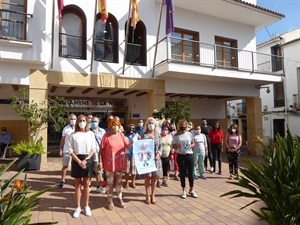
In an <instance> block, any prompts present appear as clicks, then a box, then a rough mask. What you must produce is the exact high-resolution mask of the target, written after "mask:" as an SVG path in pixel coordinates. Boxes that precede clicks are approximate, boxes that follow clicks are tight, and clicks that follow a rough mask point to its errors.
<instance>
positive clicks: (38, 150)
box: [12, 139, 47, 155]
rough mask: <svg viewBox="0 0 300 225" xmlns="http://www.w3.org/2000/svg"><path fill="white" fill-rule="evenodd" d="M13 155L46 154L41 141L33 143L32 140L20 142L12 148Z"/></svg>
mask: <svg viewBox="0 0 300 225" xmlns="http://www.w3.org/2000/svg"><path fill="white" fill-rule="evenodd" d="M12 148H13V150H14V152H15V153H17V154H18V155H22V154H27V155H33V154H38V155H40V154H46V153H47V152H46V151H45V149H44V147H43V145H42V140H41V139H40V140H39V141H38V142H37V143H34V142H33V141H32V140H30V141H20V142H19V143H17V144H16V145H13V146H12Z"/></svg>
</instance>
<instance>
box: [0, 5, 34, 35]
mask: <svg viewBox="0 0 300 225" xmlns="http://www.w3.org/2000/svg"><path fill="white" fill-rule="evenodd" d="M27 17H33V15H32V14H28V13H23V12H17V11H12V10H8V9H0V38H4V39H13V40H22V41H23V40H26V26H27Z"/></svg>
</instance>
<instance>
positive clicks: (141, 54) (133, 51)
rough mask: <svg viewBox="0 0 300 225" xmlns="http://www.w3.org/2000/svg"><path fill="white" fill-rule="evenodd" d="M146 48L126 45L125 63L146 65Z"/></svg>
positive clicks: (130, 44)
mask: <svg viewBox="0 0 300 225" xmlns="http://www.w3.org/2000/svg"><path fill="white" fill-rule="evenodd" d="M145 50H146V48H144V47H143V46H142V45H140V44H134V43H127V54H126V63H127V64H131V65H141V66H145V65H146V53H145Z"/></svg>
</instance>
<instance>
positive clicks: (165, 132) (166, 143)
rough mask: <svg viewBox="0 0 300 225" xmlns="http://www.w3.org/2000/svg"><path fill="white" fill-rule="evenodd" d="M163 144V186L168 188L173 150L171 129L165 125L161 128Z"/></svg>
mask: <svg viewBox="0 0 300 225" xmlns="http://www.w3.org/2000/svg"><path fill="white" fill-rule="evenodd" d="M161 143H162V154H161V163H162V170H163V182H162V186H165V187H168V168H169V163H170V158H169V155H170V152H171V151H173V152H174V150H172V136H171V135H170V134H169V128H168V126H167V125H163V126H162V128H161Z"/></svg>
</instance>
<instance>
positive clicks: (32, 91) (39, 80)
mask: <svg viewBox="0 0 300 225" xmlns="http://www.w3.org/2000/svg"><path fill="white" fill-rule="evenodd" d="M30 72H31V74H30V76H29V101H32V100H33V101H35V102H37V103H38V102H43V101H45V100H47V98H48V81H47V79H46V78H47V74H44V73H42V72H41V71H39V70H31V71H30ZM47 130H48V129H42V130H41V131H40V133H39V136H40V137H43V141H42V144H43V146H44V148H45V150H46V151H47V142H48V133H47ZM46 166H47V154H43V155H42V162H41V170H43V169H44V168H46Z"/></svg>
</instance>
